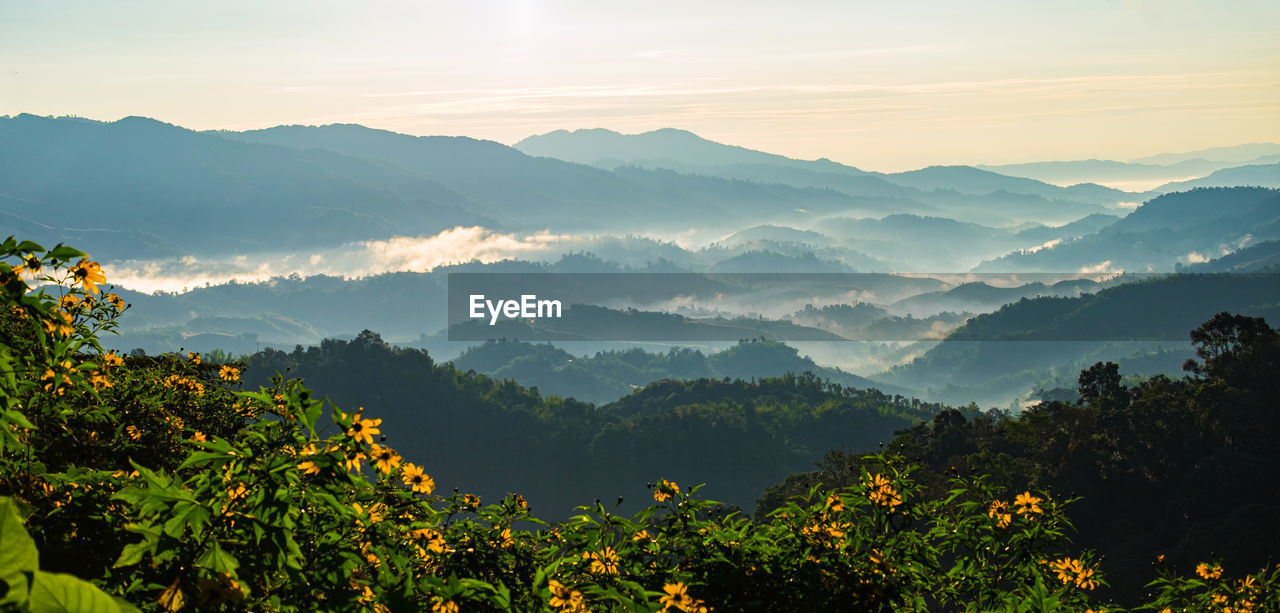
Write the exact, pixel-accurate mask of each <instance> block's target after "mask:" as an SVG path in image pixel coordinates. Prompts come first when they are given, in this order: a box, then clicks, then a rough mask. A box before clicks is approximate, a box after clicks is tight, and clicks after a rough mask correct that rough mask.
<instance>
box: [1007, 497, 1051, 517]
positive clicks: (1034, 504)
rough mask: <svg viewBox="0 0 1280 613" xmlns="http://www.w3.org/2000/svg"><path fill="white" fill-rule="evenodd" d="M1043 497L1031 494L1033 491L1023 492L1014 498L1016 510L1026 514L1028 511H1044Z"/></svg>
mask: <svg viewBox="0 0 1280 613" xmlns="http://www.w3.org/2000/svg"><path fill="white" fill-rule="evenodd" d="M1041 502H1044V500H1043V499H1041V498H1037V497H1035V496H1032V495H1031V492H1023V493H1021V494H1018V496H1017V497H1016V498H1014V499H1013V506H1014V507H1015V508H1014V511H1016V512H1018V513H1019V514H1022V515H1026V514H1028V513H1044V510H1042V509H1041V508H1040V503H1041Z"/></svg>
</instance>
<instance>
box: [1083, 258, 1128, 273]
mask: <svg viewBox="0 0 1280 613" xmlns="http://www.w3.org/2000/svg"><path fill="white" fill-rule="evenodd" d="M1104 272H1105V273H1121V272H1124V270H1123V269H1120V268H1112V267H1111V260H1103V261H1101V262H1098V263H1097V264H1092V265H1089V266H1082V267H1080V274H1082V275H1093V274H1098V273H1104Z"/></svg>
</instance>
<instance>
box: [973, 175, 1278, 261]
mask: <svg viewBox="0 0 1280 613" xmlns="http://www.w3.org/2000/svg"><path fill="white" fill-rule="evenodd" d="M1276 238H1280V190H1274V189H1266V188H1256V187H1228V188H1199V189H1193V190H1191V191H1187V192H1176V193H1171V194H1166V195H1162V196H1158V197H1156V198H1152V199H1151V200H1148V201H1147V202H1146V203H1144V204H1143V205H1142V206H1140V207H1138V208H1137V209H1135V210H1134V211H1133V212H1132V213H1130V214H1128V215H1126V216H1125V217H1124V218H1122V219H1120V220H1119V221H1117V222H1115V223H1113V224H1111V225H1109V226H1107V227H1105V228H1103V229H1101V230H1099V231H1098V232H1096V233H1094V234H1088V235H1085V236H1082V237H1080V238H1079V239H1076V240H1071V241H1064V242H1062V243H1060V244H1057V245H1054V246H1052V247H1050V248H1045V249H1040V250H1038V251H1034V252H1019V253H1013V254H1010V255H1007V256H1004V257H1001V258H997V259H994V260H990V261H987V262H984V263H982V264H981V265H980V266H978V267H976V268H975V269H974V270H975V271H983V272H997V271H999V272H1006V271H1008V272H1012V271H1021V272H1032V271H1043V272H1051V271H1052V272H1060V271H1075V270H1098V271H1129V272H1146V271H1155V272H1172V271H1173V270H1174V269H1175V267H1176V266H1177V265H1178V264H1187V263H1193V262H1195V261H1204V260H1207V259H1212V257H1214V256H1219V255H1222V254H1224V253H1229V252H1231V251H1234V250H1236V249H1239V248H1241V247H1243V246H1246V245H1248V244H1249V243H1250V242H1253V241H1263V240H1272V239H1276Z"/></svg>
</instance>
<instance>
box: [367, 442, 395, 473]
mask: <svg viewBox="0 0 1280 613" xmlns="http://www.w3.org/2000/svg"><path fill="white" fill-rule="evenodd" d="M369 459H370V460H372V461H373V463H374V464H376V465H377V467H378V470H380V471H382V472H384V473H389V472H391V471H392V470H395V468H396V467H397V466H399V465H400V454H398V453H396V451H395V450H394V449H392V448H390V447H383V446H381V445H374V446H373V448H372V449H370V450H369Z"/></svg>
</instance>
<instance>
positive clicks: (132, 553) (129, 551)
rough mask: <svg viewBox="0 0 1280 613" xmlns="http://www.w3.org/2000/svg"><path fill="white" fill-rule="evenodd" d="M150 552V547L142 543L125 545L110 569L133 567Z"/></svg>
mask: <svg viewBox="0 0 1280 613" xmlns="http://www.w3.org/2000/svg"><path fill="white" fill-rule="evenodd" d="M150 550H151V547H150V546H149V545H148V544H147V543H146V542H145V541H144V542H141V543H132V544H129V545H125V546H124V549H123V550H122V551H121V552H120V557H119V558H116V563H115V564H112V565H111V568H120V567H122V566H133V565H134V564H137V563H138V562H141V561H142V556H143V554H145V553H147V552H148V551H150Z"/></svg>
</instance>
